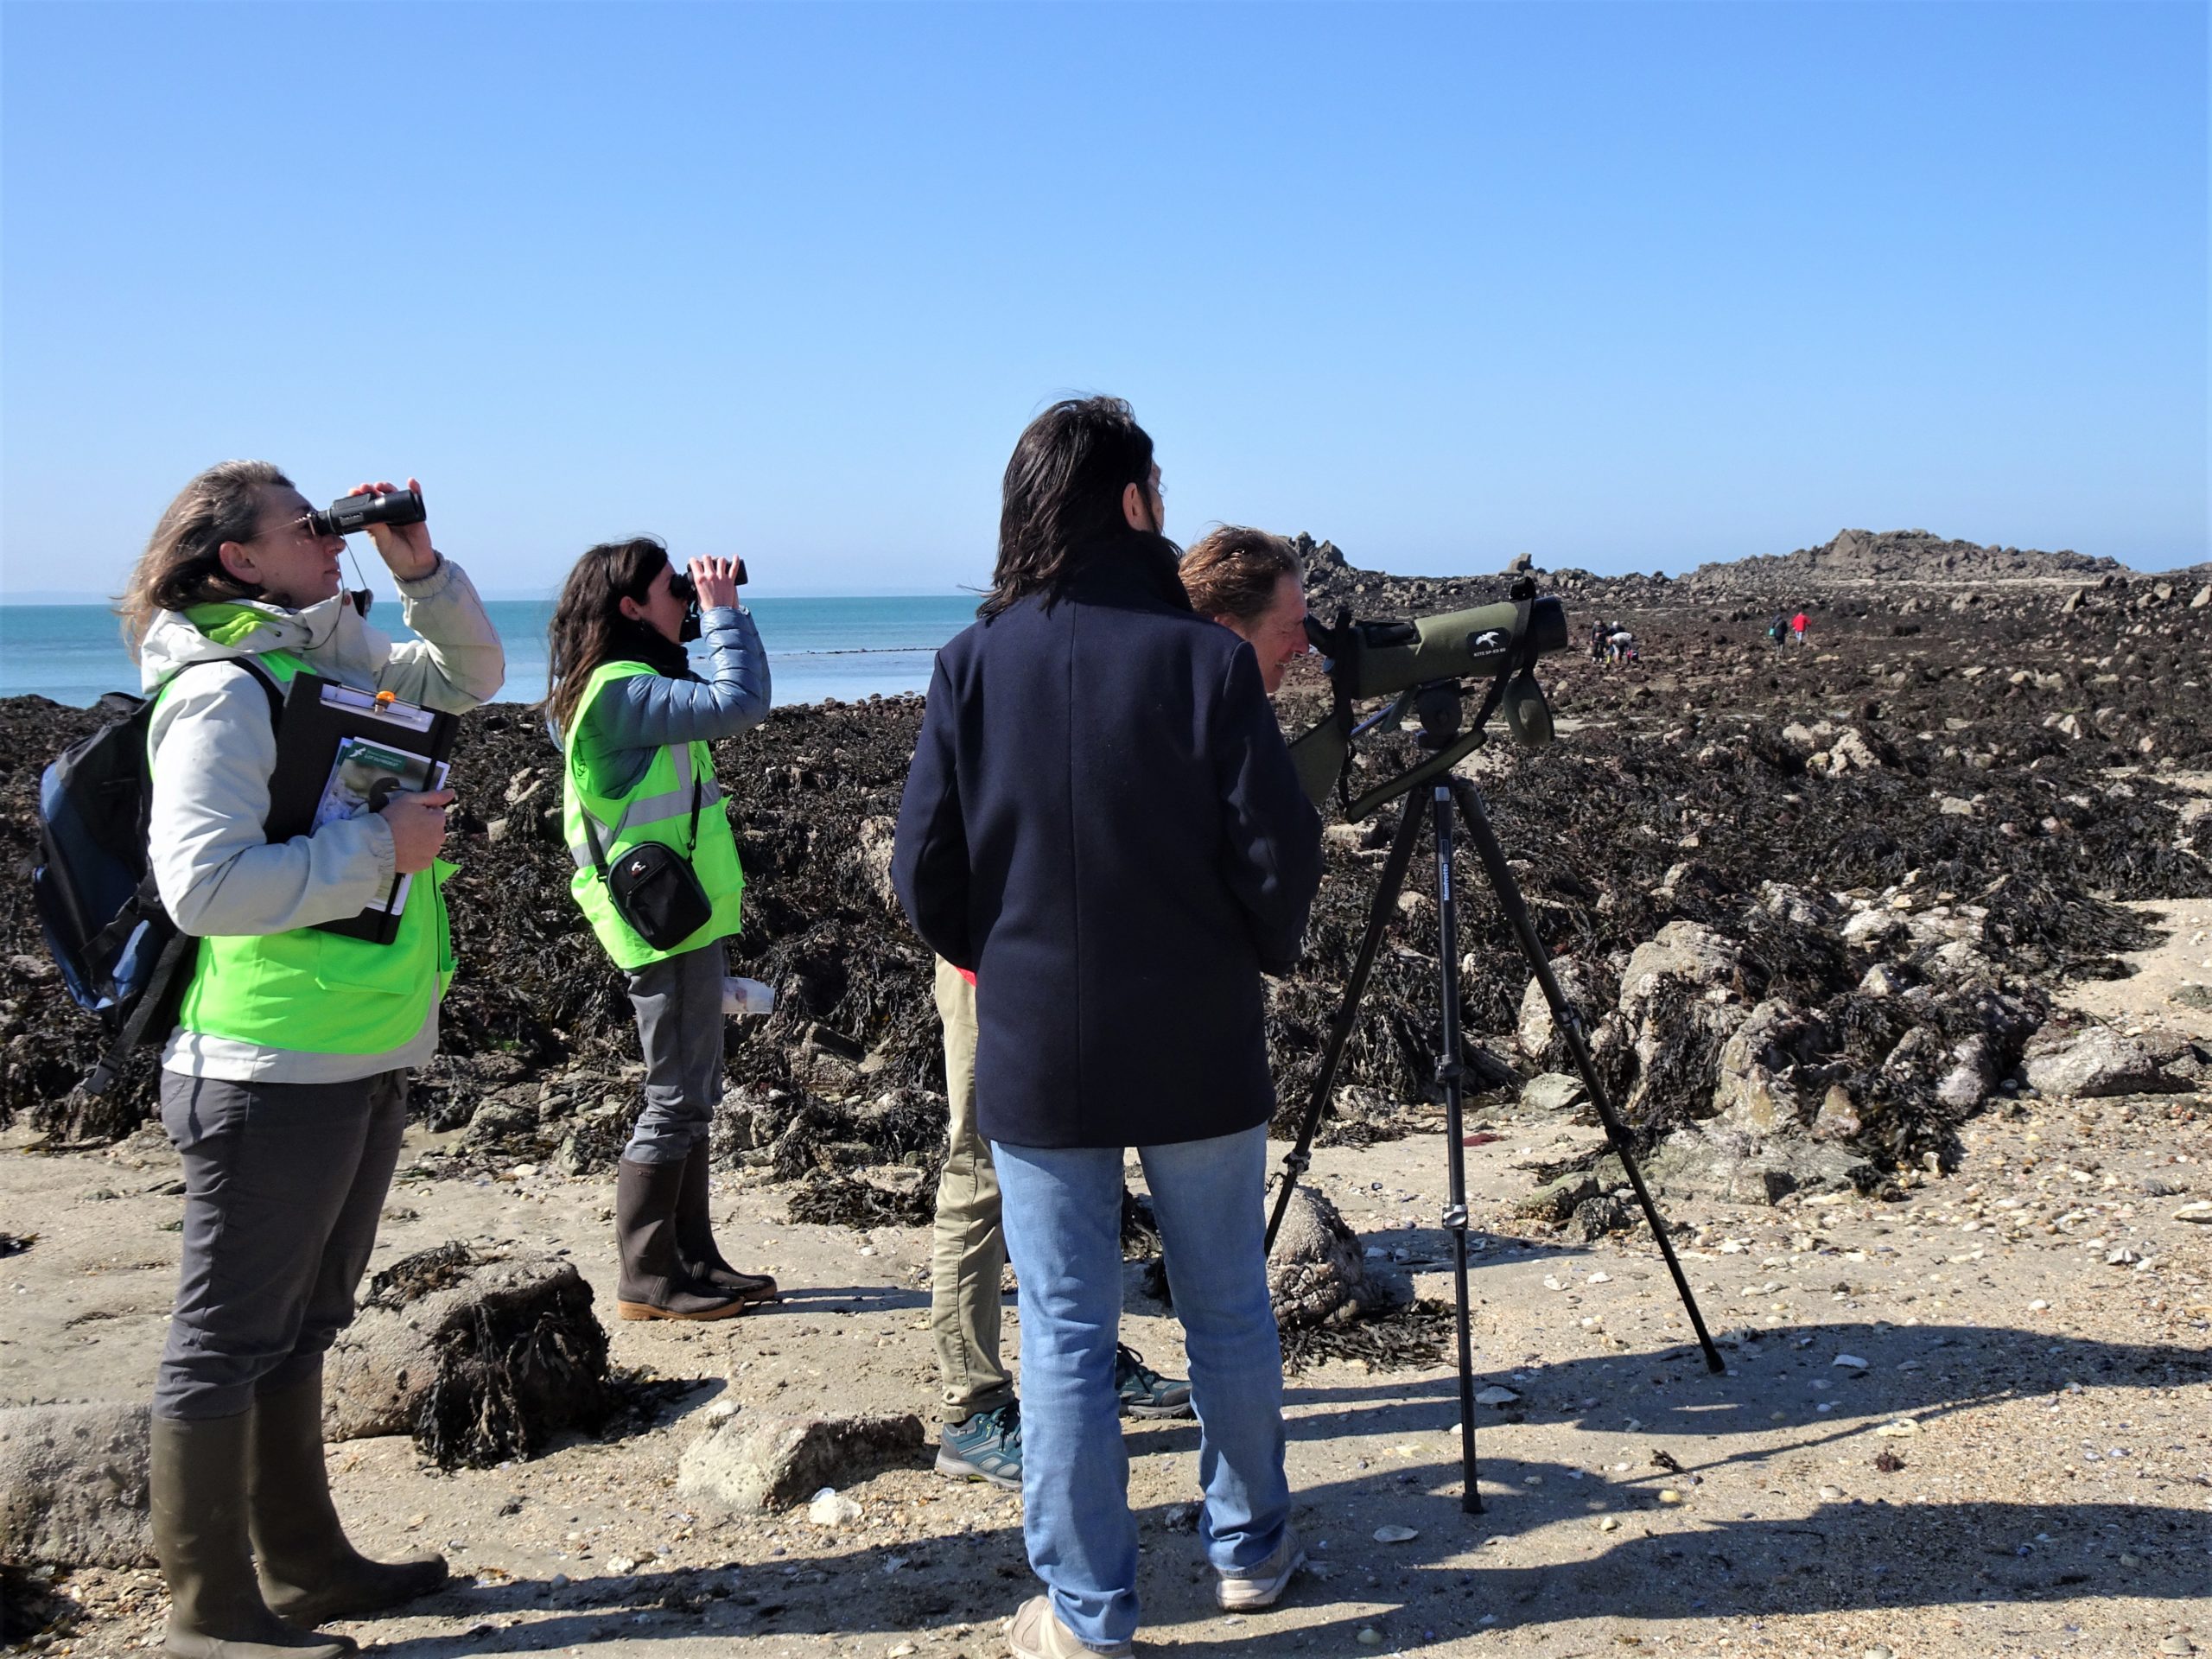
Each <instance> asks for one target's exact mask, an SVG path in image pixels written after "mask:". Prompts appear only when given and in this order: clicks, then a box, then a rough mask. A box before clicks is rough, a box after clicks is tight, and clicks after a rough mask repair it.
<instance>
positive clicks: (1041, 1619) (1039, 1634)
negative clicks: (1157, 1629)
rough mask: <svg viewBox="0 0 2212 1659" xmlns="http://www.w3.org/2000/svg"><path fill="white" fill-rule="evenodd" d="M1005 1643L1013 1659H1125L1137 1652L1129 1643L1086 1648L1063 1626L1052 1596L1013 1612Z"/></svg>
mask: <svg viewBox="0 0 2212 1659" xmlns="http://www.w3.org/2000/svg"><path fill="white" fill-rule="evenodd" d="M1006 1641H1007V1647H1008V1648H1010V1649H1013V1651H1014V1659H1090V1656H1092V1655H1093V1654H1103V1655H1104V1656H1106V1659H1122V1656H1123V1655H1125V1654H1133V1653H1135V1651H1136V1649H1135V1648H1134V1647H1132V1646H1131V1645H1130V1644H1129V1643H1127V1642H1117V1643H1115V1644H1114V1645H1113V1646H1112V1647H1110V1648H1086V1647H1085V1646H1084V1645H1083V1643H1081V1642H1080V1641H1078V1640H1077V1637H1076V1634H1075V1632H1074V1631H1073V1630H1070V1629H1068V1627H1067V1626H1066V1625H1065V1624H1061V1623H1060V1616H1059V1615H1058V1613H1056V1612H1054V1611H1052V1598H1051V1597H1050V1596H1032V1597H1030V1599H1028V1600H1027V1601H1025V1602H1023V1603H1022V1604H1021V1605H1020V1606H1019V1607H1017V1608H1016V1609H1014V1622H1013V1623H1012V1624H1010V1625H1008V1626H1007V1633H1006Z"/></svg>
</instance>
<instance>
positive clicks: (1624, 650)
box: [1605, 628, 1636, 668]
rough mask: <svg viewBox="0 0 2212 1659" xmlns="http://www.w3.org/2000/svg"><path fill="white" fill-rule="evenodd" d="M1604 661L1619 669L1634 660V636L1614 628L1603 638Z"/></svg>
mask: <svg viewBox="0 0 2212 1659" xmlns="http://www.w3.org/2000/svg"><path fill="white" fill-rule="evenodd" d="M1605 660H1606V661H1607V662H1608V663H1610V664H1612V665H1613V666H1614V667H1616V668H1619V667H1621V666H1623V665H1624V664H1629V663H1632V662H1634V661H1635V660H1636V636H1635V635H1634V634H1632V633H1630V632H1629V631H1628V630H1627V629H1626V628H1616V629H1614V630H1613V631H1612V632H1611V633H1609V634H1607V635H1606V636H1605Z"/></svg>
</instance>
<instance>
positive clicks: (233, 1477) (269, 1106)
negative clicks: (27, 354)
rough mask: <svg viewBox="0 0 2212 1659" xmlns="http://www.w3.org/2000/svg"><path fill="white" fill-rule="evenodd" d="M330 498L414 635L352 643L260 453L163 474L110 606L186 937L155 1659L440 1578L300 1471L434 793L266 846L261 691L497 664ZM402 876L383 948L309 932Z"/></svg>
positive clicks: (312, 1467) (349, 1612)
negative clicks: (351, 1522) (353, 1518)
mask: <svg viewBox="0 0 2212 1659" xmlns="http://www.w3.org/2000/svg"><path fill="white" fill-rule="evenodd" d="M362 497H373V498H377V504H376V505H374V507H373V509H372V510H365V509H364V508H363V507H362V506H361V505H359V503H358V498H362ZM348 503H356V505H353V506H348V505H347V504H348ZM339 508H340V509H344V513H343V515H342V517H341V519H340V523H342V524H344V525H345V527H346V528H353V527H356V526H357V525H358V527H360V528H365V529H366V530H367V531H368V533H369V535H370V537H371V538H372V540H373V541H374V542H375V543H376V549H377V551H378V554H380V555H381V556H383V558H384V562H385V565H386V566H387V567H388V568H389V569H390V570H391V574H392V575H393V576H394V577H396V578H397V582H398V586H399V594H400V601H401V605H402V607H403V614H404V617H405V619H406V620H407V623H408V625H409V626H410V627H411V628H413V629H414V630H415V632H416V633H418V634H419V635H420V636H421V639H419V640H418V641H415V642H410V643H408V644H404V645H394V644H393V643H392V642H391V640H390V639H387V638H386V637H385V636H384V635H383V634H381V633H378V632H375V631H374V630H372V629H371V628H370V627H369V626H367V624H366V622H365V620H363V615H362V613H363V611H364V610H365V606H363V605H361V604H359V603H357V602H354V601H351V600H349V598H348V596H346V595H345V594H343V593H342V592H341V590H340V577H339V556H340V552H341V550H343V549H344V547H345V541H344V538H343V536H342V534H341V533H340V524H336V523H333V522H332V520H331V518H330V516H329V515H326V514H318V513H316V512H314V511H313V510H312V509H311V508H310V507H309V506H308V503H307V500H306V499H305V498H303V497H302V495H301V494H300V493H299V492H298V491H297V490H296V489H295V488H294V487H293V486H292V483H291V480H289V479H288V478H286V477H285V476H284V474H283V473H282V472H280V471H278V470H277V468H276V467H273V466H271V465H270V464H269V463H268V462H266V461H226V462H224V463H223V464H222V465H220V466H217V467H209V468H208V469H207V471H206V472H203V473H201V474H200V475H199V476H198V477H196V478H194V480H192V481H191V483H189V484H188V485H187V486H185V487H184V489H183V491H182V492H181V493H180V494H179V495H178V496H177V498H176V499H175V500H174V501H172V502H171V503H170V504H169V506H168V511H167V512H164V513H163V514H162V518H161V522H160V523H159V524H157V525H156V527H155V530H154V533H153V536H152V537H151V539H150V540H149V542H148V543H147V546H146V551H145V553H144V555H143V556H142V557H141V558H140V560H139V561H138V564H137V569H135V570H134V571H133V572H132V574H131V576H130V582H129V585H128V587H127V588H126V590H125V592H124V596H123V599H122V601H121V603H120V606H119V607H118V608H119V610H120V612H121V614H122V617H123V622H124V638H125V639H126V641H127V642H128V644H129V645H130V649H131V653H132V655H133V656H134V657H136V658H137V661H138V664H139V673H140V677H141V681H142V683H143V686H144V688H145V691H146V694H147V695H148V696H149V697H151V698H153V699H154V700H155V707H154V709H153V713H152V716H151V724H150V726H149V734H148V743H147V747H148V754H149V766H150V769H151V801H152V804H151V810H150V818H149V848H148V857H149V870H150V873H151V874H152V877H153V879H154V881H155V884H156V887H158V889H159V892H160V895H161V899H162V905H163V906H164V907H165V908H166V910H167V912H168V916H169V917H170V918H171V919H172V920H173V921H174V922H175V925H177V927H178V928H179V929H180V930H181V931H182V932H184V933H185V934H187V935H190V936H194V937H195V938H197V939H198V940H199V945H198V949H197V954H196V957H194V962H193V966H192V968H191V969H190V977H189V980H188V983H187V985H186V987H185V989H184V993H183V1000H182V1002H181V1005H180V1007H179V1012H178V1014H177V1020H176V1026H175V1030H174V1031H173V1032H172V1033H170V1035H169V1037H168V1041H167V1044H166V1046H164V1048H163V1051H162V1078H161V1111H162V1126H163V1127H164V1128H166V1129H167V1130H168V1135H169V1138H170V1139H171V1141H174V1142H175V1146H176V1148H177V1151H178V1152H179V1154H181V1156H182V1159H183V1162H184V1179H185V1200H184V1224H183V1260H182V1262H181V1266H180V1268H179V1270H178V1283H177V1294H176V1306H175V1316H174V1317H173V1319H171V1321H170V1325H169V1330H168V1341H167V1344H166V1345H165V1347H164V1349H163V1351H162V1360H161V1366H160V1370H159V1372H158V1374H157V1379H156V1384H155V1389H154V1408H153V1422H152V1428H151V1446H150V1458H151V1464H150V1474H149V1485H150V1487H151V1497H152V1520H153V1531H154V1548H155V1554H156V1556H157V1557H158V1558H159V1560H160V1562H161V1567H162V1574H163V1576H164V1577H165V1578H166V1579H167V1580H168V1587H169V1599H170V1611H169V1619H168V1630H167V1633H166V1635H165V1637H164V1638H163V1643H162V1650H163V1651H164V1652H166V1653H168V1654H171V1655H174V1656H176V1659H276V1656H279V1655H281V1656H284V1659H334V1656H336V1655H339V1654H341V1653H346V1652H350V1651H351V1650H352V1649H353V1643H351V1642H350V1641H347V1640H345V1639H343V1638H335V1637H333V1638H324V1637H317V1636H315V1635H313V1634H311V1633H310V1632H309V1630H307V1629H304V1628H302V1627H304V1626H312V1625H315V1624H321V1623H322V1622H324V1621H325V1620H327V1619H333V1618H353V1617H358V1616H359V1615H362V1614H365V1613H369V1612H373V1611H377V1610H378V1609H379V1608H383V1607H387V1606H391V1605H394V1604H396V1603H398V1602H401V1601H404V1600H408V1599H411V1598H413V1597H416V1596H418V1595H422V1594H424V1593H426V1592H429V1591H431V1590H434V1589H435V1588H436V1587H437V1586H440V1585H441V1584H442V1583H443V1582H444V1581H445V1578H446V1565H445V1562H444V1561H443V1560H441V1559H440V1558H438V1557H436V1556H435V1555H433V1556H429V1557H426V1558H423V1559H420V1560H410V1561H404V1562H398V1563H385V1562H378V1561H372V1560H366V1559H365V1558H364V1557H363V1556H361V1555H360V1554H359V1553H358V1552H356V1551H355V1550H354V1548H353V1545H352V1544H351V1543H349V1542H348V1541H347V1540H346V1535H345V1532H344V1529H342V1527H341V1526H340V1522H339V1519H338V1514H337V1510H336V1509H335V1507H334V1505H333V1503H332V1502H331V1497H330V1489H329V1484H328V1481H327V1477H326V1474H325V1470H324V1464H323V1451H322V1361H323V1355H324V1353H325V1352H326V1351H327V1349H328V1348H329V1346H330V1344H331V1341H332V1339H333V1338H334V1337H335V1335H336V1334H337V1332H338V1331H339V1330H340V1328H341V1327H342V1326H344V1325H346V1324H347V1323H348V1322H349V1321H350V1320H351V1319H353V1291H354V1288H355V1287H356V1286H357V1285H358V1284H359V1282H360V1278H361V1274H362V1272H363V1271H364V1269H365V1268H366V1266H367V1264H368V1260H369V1253H370V1250H371V1248H372V1245H373V1244H374V1243H375V1237H376V1227H377V1219H378V1215H379V1213H380V1212H381V1211H382V1210H383V1207H384V1200H385V1192H386V1191H387V1190H388V1189H389V1187H390V1185H391V1173H392V1169H393V1166H394V1165H395V1164H396V1162H397V1159H398V1153H399V1140H400V1134H401V1131H402V1130H403V1129H404V1127H405V1125H406V1122H407V1072H408V1070H409V1069H410V1067H414V1066H419V1065H423V1064H425V1063H426V1062H427V1061H429V1058H430V1057H431V1056H432V1055H433V1054H434V1053H435V1052H436V1049H437V1044H438V1002H439V998H440V996H441V995H442V991H443V988H444V982H445V980H446V978H447V977H448V972H449V968H450V963H451V960H452V957H451V945H450V943H449V941H448V938H447V933H446V914H445V906H444V903H443V900H442V896H441V894H440V893H439V885H440V883H441V881H442V879H443V874H442V867H441V866H440V865H439V863H438V861H437V855H438V851H439V849H440V847H441V845H442V842H443V841H444V839H445V832H446V831H445V811H446V808H447V806H448V804H450V803H451V802H452V799H453V797H452V796H451V794H449V793H448V792H446V791H435V792H429V793H414V794H402V795H397V796H395V797H393V798H391V800H389V801H388V802H387V803H386V804H385V806H384V808H383V810H381V811H377V812H362V813H360V814H359V815H358V816H355V817H345V818H340V819H337V820H335V821H333V822H331V823H325V824H323V825H321V827H320V828H318V829H315V831H314V832H313V833H312V834H308V835H303V836H295V837H293V838H292V839H290V840H289V841H283V842H270V841H269V840H268V838H267V836H266V835H265V833H264V828H263V825H264V820H265V819H266V818H267V817H268V813H269V804H270V779H271V776H272V773H273V772H274V771H275V769H276V766H277V732H276V703H277V696H278V690H277V688H279V687H282V686H285V685H288V684H289V683H290V682H291V680H292V679H293V678H294V677H295V676H296V675H298V674H301V673H313V674H316V675H320V676H321V677H324V678H326V679H329V680H334V681H338V682H340V683H343V684H346V685H349V686H353V687H354V688H356V689H358V690H372V691H389V692H391V693H392V694H394V695H395V696H398V697H401V698H404V699H406V700H407V701H409V702H418V703H427V704H429V705H431V706H433V707H435V708H438V709H448V710H452V711H454V712H459V711H461V710H463V709H471V708H474V707H475V706H476V705H477V704H478V703H480V702H484V701H485V700H486V699H487V698H489V697H491V696H493V694H494V693H496V692H497V691H498V690H499V684H500V682H501V680H502V679H503V678H504V677H505V653H504V652H502V650H501V648H500V645H499V635H498V634H497V633H496V632H493V627H492V624H491V622H490V620H489V619H488V618H487V617H486V615H485V613H484V607H483V605H482V603H481V602H480V601H479V600H478V598H477V596H476V591H475V589H474V588H473V587H472V586H471V585H470V583H469V581H468V578H467V576H466V575H463V574H462V573H461V568H460V567H459V566H458V565H456V564H454V563H453V562H452V561H451V560H449V559H448V558H446V557H445V556H443V555H442V554H441V553H439V552H438V550H436V549H435V547H434V546H433V545H432V544H431V541H430V535H429V527H428V525H427V524H425V523H424V522H423V513H422V509H421V497H420V494H419V492H418V490H417V486H416V484H415V483H414V480H411V479H410V480H409V481H408V486H407V489H406V490H405V491H404V492H402V491H398V490H397V489H395V487H394V486H392V485H391V484H389V483H382V484H375V485H368V484H364V485H362V486H359V487H358V488H357V489H355V490H354V491H353V494H352V495H351V496H349V497H347V498H346V501H342V502H340V504H339ZM334 511H336V510H335V509H334ZM401 874H414V875H416V877H417V880H416V883H415V884H414V887H413V892H414V894H415V899H414V902H411V903H410V904H408V905H407V906H405V908H404V911H403V912H402V914H401V917H400V921H399V927H398V932H397V937H396V938H393V939H392V940H391V943H389V944H375V943H372V942H371V941H368V940H365V939H359V938H350V937H347V936H345V935H341V934H338V933H334V932H330V931H325V930H323V929H321V928H320V927H318V926H317V925H316V924H318V923H322V922H328V921H339V920H343V919H345V918H351V917H353V916H356V915H359V913H360V912H361V911H362V910H363V909H364V908H365V907H366V906H369V905H370V904H371V903H372V902H373V901H374V900H376V899H378V898H379V897H380V896H381V895H383V894H385V893H387V892H388V891H389V890H390V889H391V887H392V884H393V880H394V878H395V877H396V876H397V875H401Z"/></svg>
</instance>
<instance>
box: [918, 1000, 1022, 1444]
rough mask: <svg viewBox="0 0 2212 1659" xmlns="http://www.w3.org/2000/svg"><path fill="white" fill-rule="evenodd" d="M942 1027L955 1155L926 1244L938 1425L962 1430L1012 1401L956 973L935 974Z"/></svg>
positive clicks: (991, 1213)
mask: <svg viewBox="0 0 2212 1659" xmlns="http://www.w3.org/2000/svg"><path fill="white" fill-rule="evenodd" d="M937 1013H938V1019H939V1020H942V1021H944V1094H945V1100H946V1103H947V1104H948V1105H949V1107H950V1112H949V1114H948V1116H949V1121H948V1122H947V1125H946V1128H947V1131H948V1133H949V1135H950V1147H948V1149H947V1151H946V1153H945V1159H944V1172H943V1173H941V1174H939V1175H938V1180H937V1225H936V1230H935V1231H934V1233H933V1234H932V1236H931V1240H930V1338H931V1341H932V1342H933V1343H935V1344H936V1345H937V1374H938V1384H939V1394H938V1405H939V1410H938V1416H939V1417H940V1418H941V1419H942V1420H943V1421H945V1422H948V1423H962V1422H965V1421H968V1419H969V1418H970V1417H972V1416H974V1415H975V1414H976V1413H978V1412H983V1411H990V1410H992V1409H994V1408H996V1407H999V1406H1002V1405H1005V1404H1006V1403H1007V1402H1008V1401H1010V1400H1012V1399H1013V1398H1014V1379H1013V1378H1012V1377H1011V1376H1008V1375H1007V1369H1006V1366H1005V1364H1004V1363H1002V1362H1001V1360H1000V1358H999V1276H1000V1273H1001V1269H1002V1268H1004V1267H1005V1266H1006V1235H1005V1234H1004V1233H1003V1232H1001V1230H1000V1229H999V1177H998V1171H997V1169H996V1168H995V1166H993V1165H992V1163H991V1148H990V1145H989V1143H988V1142H987V1141H985V1140H984V1139H983V1137H982V1135H979V1134H978V1133H977V1132H976V988H975V987H974V986H972V985H970V984H969V982H967V981H966V980H964V979H963V978H962V977H961V976H960V971H959V969H957V968H955V967H954V966H953V965H952V964H951V963H949V962H944V961H939V962H938V965H937Z"/></svg>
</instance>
